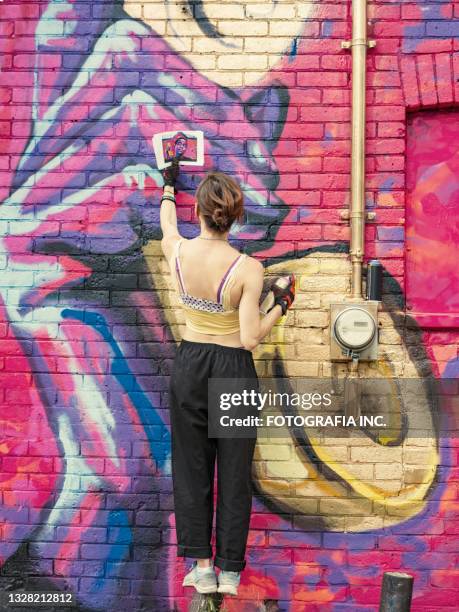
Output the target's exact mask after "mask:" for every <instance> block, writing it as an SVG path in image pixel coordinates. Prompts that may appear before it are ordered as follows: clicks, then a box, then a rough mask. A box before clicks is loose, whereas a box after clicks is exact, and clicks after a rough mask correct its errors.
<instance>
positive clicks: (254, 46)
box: [244, 36, 292, 58]
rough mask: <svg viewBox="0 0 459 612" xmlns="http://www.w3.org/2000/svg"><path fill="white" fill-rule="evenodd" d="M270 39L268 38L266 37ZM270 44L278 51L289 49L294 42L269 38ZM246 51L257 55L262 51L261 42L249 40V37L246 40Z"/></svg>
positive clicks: (254, 39) (279, 38)
mask: <svg viewBox="0 0 459 612" xmlns="http://www.w3.org/2000/svg"><path fill="white" fill-rule="evenodd" d="M266 38H268V37H266ZM269 42H270V44H272V45H273V46H274V45H275V46H276V49H278V48H281V49H287V48H288V47H289V46H290V45H291V44H292V40H291V39H290V38H282V37H274V36H269ZM244 49H245V50H246V51H248V52H250V53H257V52H259V51H260V41H259V40H257V38H251V37H250V38H249V37H247V38H246V39H245V40H244ZM245 57H246V58H247V56H245Z"/></svg>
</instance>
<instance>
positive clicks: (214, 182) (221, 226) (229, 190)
mask: <svg viewBox="0 0 459 612" xmlns="http://www.w3.org/2000/svg"><path fill="white" fill-rule="evenodd" d="M196 199H197V202H198V211H199V214H200V216H202V218H203V219H204V221H205V222H206V224H207V227H208V228H209V229H211V230H214V231H216V232H220V233H224V232H227V231H229V229H230V228H231V225H232V224H233V223H234V221H235V220H236V219H242V217H243V214H244V202H243V196H242V191H241V188H240V187H239V185H238V184H237V183H236V181H235V180H234V179H232V178H231V177H230V176H228V175H227V174H224V173H223V172H209V174H207V176H206V177H205V178H204V179H203V180H202V181H201V183H200V184H199V187H198V189H197V191H196Z"/></svg>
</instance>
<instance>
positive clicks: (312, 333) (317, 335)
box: [285, 327, 324, 344]
mask: <svg viewBox="0 0 459 612" xmlns="http://www.w3.org/2000/svg"><path fill="white" fill-rule="evenodd" d="M285 341H286V342H287V344H289V343H292V344H293V343H295V344H296V343H297V342H301V343H303V344H324V336H323V333H322V330H321V329H320V328H315V329H311V328H308V327H302V328H287V329H286V330H285Z"/></svg>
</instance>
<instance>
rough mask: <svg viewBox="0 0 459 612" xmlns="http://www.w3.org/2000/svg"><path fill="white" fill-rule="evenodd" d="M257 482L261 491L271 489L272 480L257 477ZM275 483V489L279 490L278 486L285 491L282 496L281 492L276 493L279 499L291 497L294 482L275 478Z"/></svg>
mask: <svg viewBox="0 0 459 612" xmlns="http://www.w3.org/2000/svg"><path fill="white" fill-rule="evenodd" d="M257 482H258V485H259V487H260V489H261V490H262V491H271V490H272V480H270V479H266V478H258V480H257ZM275 483H276V491H279V490H280V487H282V489H283V491H285V494H284V496H282V495H281V494H278V497H280V498H281V499H282V497H285V498H287V497H291V496H292V495H294V485H295V484H296V483H291V482H290V481H288V480H283V479H276V480H275Z"/></svg>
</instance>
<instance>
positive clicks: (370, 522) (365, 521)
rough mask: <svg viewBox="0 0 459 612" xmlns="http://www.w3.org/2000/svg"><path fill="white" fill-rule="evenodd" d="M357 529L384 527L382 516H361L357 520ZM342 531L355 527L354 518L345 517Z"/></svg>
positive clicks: (365, 529) (366, 529) (369, 529)
mask: <svg viewBox="0 0 459 612" xmlns="http://www.w3.org/2000/svg"><path fill="white" fill-rule="evenodd" d="M358 525H359V531H371V530H373V529H382V528H383V527H384V519H383V518H382V516H362V517H361V518H359V520H358ZM344 527H345V528H344V531H348V530H349V529H352V528H353V527H355V518H351V517H346V518H345V521H344Z"/></svg>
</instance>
